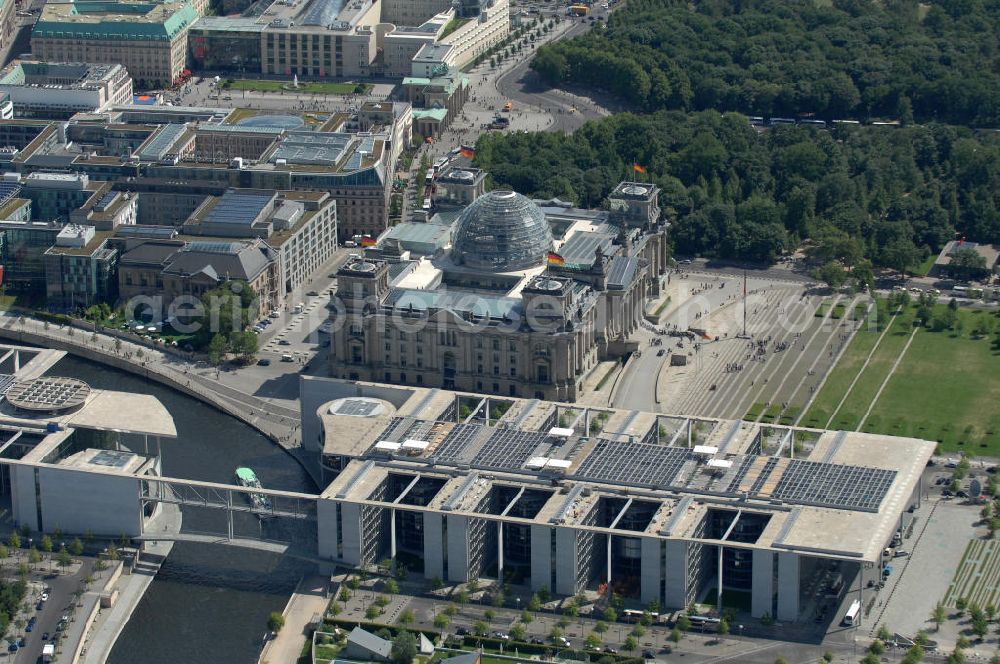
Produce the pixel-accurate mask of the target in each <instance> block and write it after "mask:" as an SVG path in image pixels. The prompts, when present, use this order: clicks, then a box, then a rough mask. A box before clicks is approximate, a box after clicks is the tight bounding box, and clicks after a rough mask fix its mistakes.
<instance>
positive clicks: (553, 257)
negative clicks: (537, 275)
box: [549, 251, 566, 267]
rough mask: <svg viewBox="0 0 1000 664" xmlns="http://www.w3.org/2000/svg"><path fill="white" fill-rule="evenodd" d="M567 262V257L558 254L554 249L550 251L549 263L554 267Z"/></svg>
mask: <svg viewBox="0 0 1000 664" xmlns="http://www.w3.org/2000/svg"><path fill="white" fill-rule="evenodd" d="M565 264H566V259H565V258H563V257H562V256H560V255H559V254H557V253H556V252H554V251H550V252H549V265H552V266H554V267H562V266H563V265H565Z"/></svg>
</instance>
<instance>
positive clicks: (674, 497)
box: [301, 377, 935, 622]
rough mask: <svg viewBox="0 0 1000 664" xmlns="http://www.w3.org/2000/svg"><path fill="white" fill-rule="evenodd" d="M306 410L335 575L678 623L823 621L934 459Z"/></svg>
mask: <svg viewBox="0 0 1000 664" xmlns="http://www.w3.org/2000/svg"><path fill="white" fill-rule="evenodd" d="M301 395H302V397H301V398H302V403H303V409H302V412H303V444H304V445H305V447H306V450H307V451H308V452H309V453H312V454H316V455H317V456H319V457H320V458H321V459H322V467H323V470H324V483H327V486H326V488H325V489H324V491H323V493H322V496H321V498H320V501H319V505H318V511H317V517H318V523H319V553H320V557H321V558H324V559H330V560H332V561H336V562H337V563H339V564H342V565H346V566H362V567H364V566H368V565H373V564H376V563H377V562H378V561H381V560H384V559H387V558H388V559H390V560H393V561H394V563H395V564H396V565H398V566H403V567H405V568H406V569H407V570H408V571H409V572H410V573H411V574H423V575H424V577H426V578H427V579H435V578H436V579H441V580H444V581H445V582H446V583H462V582H466V581H469V580H471V579H480V578H482V579H487V578H488V579H498V580H499V581H502V582H506V581H511V582H513V583H524V584H527V585H529V586H530V588H531V589H532V590H534V591H546V592H549V593H553V594H556V595H560V596H574V595H576V594H578V593H580V592H583V591H585V590H586V591H589V592H591V593H593V592H598V591H599V589H602V588H605V587H607V588H610V589H612V590H613V591H614V592H615V593H616V594H618V595H620V596H622V597H623V598H624V599H625V600H626V601H629V602H633V603H634V604H633V605H638V604H639V603H640V602H641V603H642V604H644V605H648V604H650V603H654V602H655V603H656V604H658V605H659V606H660V607H662V609H665V610H670V611H673V610H678V609H684V608H686V607H688V606H690V605H691V604H692V603H695V602H697V603H703V604H709V605H712V606H716V607H718V608H719V609H721V608H722V599H723V594H724V593H725V594H726V595H727V596H729V597H730V599H732V598H734V597H738V598H740V599H739V601H740V602H745V605H746V606H747V607H748V608H749V611H750V613H751V614H752V615H753V616H754V617H757V618H760V617H763V616H765V615H767V616H770V617H771V618H772V619H776V620H780V621H782V622H795V621H801V620H811V619H812V618H813V615H814V611H813V608H814V606H815V605H814V603H813V599H814V598H815V597H816V595H818V594H819V593H822V592H825V591H826V586H825V585H817V584H816V583H814V582H813V581H814V580H815V579H817V578H826V579H829V580H830V581H831V583H841V584H842V585H850V584H852V583H853V584H854V585H855V586H857V585H859V582H858V581H857V580H856V579H858V578H859V576H858V575H859V574H862V573H864V571H865V568H866V567H875V566H877V565H879V564H881V562H882V560H883V559H882V552H883V549H884V548H885V547H886V546H887V545H888V544H889V543H890V542H891V541H892V539H893V537H894V535H895V533H896V532H897V528H899V527H900V519H901V518H902V514H903V513H904V511H905V510H907V509H908V508H909V507H910V506H911V505H915V504H918V503H919V502H920V500H921V499H922V492H923V488H922V486H921V482H922V480H921V478H922V475H923V471H924V467H925V465H926V463H927V460H928V459H929V458H930V457H931V455H932V454H933V453H934V448H935V443H933V442H929V441H923V440H917V439H913V438H896V437H891V436H883V435H875V434H866V433H856V432H846V431H840V432H834V431H823V430H817V429H800V428H792V427H784V426H777V425H768V424H761V423H750V422H741V421H732V420H716V419H698V420H694V419H690V418H685V417H681V416H671V415H664V414H660V413H645V412H640V411H625V410H616V409H611V408H590V407H581V406H575V405H566V404H558V403H552V402H546V401H537V400H525V399H509V398H504V397H499V398H498V397H492V396H484V395H481V394H468V393H454V392H447V391H441V390H430V389H423V388H410V389H404V388H393V387H390V386H385V385H374V384H364V383H360V384H359V383H354V382H347V381H337V380H332V379H327V378H318V377H303V379H302V382H301ZM879 575H880V574H879V572H878V571H877V570H873V571H872V572H871V576H872V577H873V578H874V577H877V576H879ZM838 580H839V581H838ZM662 609H661V610H662Z"/></svg>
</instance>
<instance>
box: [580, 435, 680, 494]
mask: <svg viewBox="0 0 1000 664" xmlns="http://www.w3.org/2000/svg"><path fill="white" fill-rule="evenodd" d="M688 451H689V450H687V449H686V448H683V447H669V446H666V445H644V444H642V443H620V442H617V441H612V440H601V441H599V442H598V443H597V445H596V446H595V447H594V449H593V451H592V452H591V453H590V454H588V455H587V458H586V459H584V460H583V463H581V464H580V468H579V469H578V470H577V471H576V475H577V476H578V477H580V478H583V479H589V480H594V481H598V482H614V483H621V484H641V485H646V486H669V485H670V483H671V482H673V480H674V478H675V477H676V476H677V473H678V471H679V470H680V469H681V466H683V465H684V462H685V461H686V460H687V458H688Z"/></svg>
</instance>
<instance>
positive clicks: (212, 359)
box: [208, 334, 226, 366]
mask: <svg viewBox="0 0 1000 664" xmlns="http://www.w3.org/2000/svg"><path fill="white" fill-rule="evenodd" d="M225 354H226V338H225V337H224V336H222V335H221V334H216V335H215V336H213V337H212V341H211V342H210V343H209V344H208V363H209V364H212V365H215V366H218V365H220V364H222V360H223V359H224V358H225Z"/></svg>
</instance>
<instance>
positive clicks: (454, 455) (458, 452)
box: [434, 424, 482, 461]
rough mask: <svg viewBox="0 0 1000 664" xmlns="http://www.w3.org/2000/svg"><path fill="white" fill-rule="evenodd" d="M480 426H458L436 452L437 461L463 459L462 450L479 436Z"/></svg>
mask: <svg viewBox="0 0 1000 664" xmlns="http://www.w3.org/2000/svg"><path fill="white" fill-rule="evenodd" d="M480 430H482V426H480V425H478V424H456V425H455V428H453V429H452V430H451V431H450V432H449V433H448V435H447V436H445V439H444V440H442V441H441V444H440V445H438V447H437V449H436V450H435V451H434V459H435V461H455V460H457V459H460V458H461V457H462V450H464V449H465V446H466V445H468V444H469V443H471V442H472V441H473V440H474V439H475V438H476V436H478V435H479V432H480Z"/></svg>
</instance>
